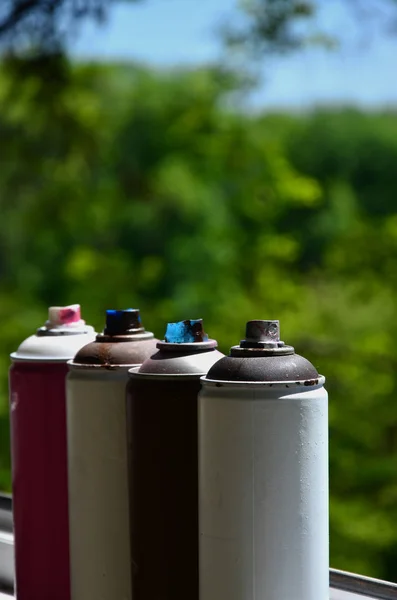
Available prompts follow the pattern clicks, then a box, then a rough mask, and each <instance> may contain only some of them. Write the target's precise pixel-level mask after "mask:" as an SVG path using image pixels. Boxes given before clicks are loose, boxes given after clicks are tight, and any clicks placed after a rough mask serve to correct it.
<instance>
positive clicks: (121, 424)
mask: <svg viewBox="0 0 397 600" xmlns="http://www.w3.org/2000/svg"><path fill="white" fill-rule="evenodd" d="M128 368H130V367H128V366H127V367H126V368H120V367H119V368H115V369H113V370H107V369H102V368H97V367H93V368H88V369H84V368H76V369H74V368H72V370H71V371H70V372H69V374H68V377H67V423H68V476H69V523H70V525H69V529H70V566H71V600H131V575H130V573H131V565H130V542H129V508H128V480H127V440H126V415H125V386H126V382H127V378H128Z"/></svg>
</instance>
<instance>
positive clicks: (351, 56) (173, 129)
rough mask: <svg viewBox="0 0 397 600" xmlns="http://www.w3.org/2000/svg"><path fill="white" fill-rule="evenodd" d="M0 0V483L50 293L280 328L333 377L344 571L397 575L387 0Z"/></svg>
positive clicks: (221, 329) (338, 545) (159, 331)
mask: <svg viewBox="0 0 397 600" xmlns="http://www.w3.org/2000/svg"><path fill="white" fill-rule="evenodd" d="M1 4H2V7H1V8H0V51H1V61H0V211H1V212H0V218H1V221H0V277H1V279H0V436H1V437H0V487H1V488H2V489H7V490H8V489H9V488H10V459H9V433H8V432H9V426H8V391H7V371H8V367H9V353H10V352H12V351H13V350H15V348H16V347H17V345H18V344H19V343H20V342H21V341H22V340H23V339H24V338H25V337H27V336H28V335H30V334H31V333H32V332H34V331H35V329H36V328H37V327H39V326H41V325H42V324H43V323H44V321H45V319H46V312H47V306H48V305H51V304H52V305H54V304H67V303H75V302H79V303H81V305H82V308H83V317H84V318H85V319H86V321H88V322H89V323H90V324H93V325H94V326H95V327H96V328H97V329H98V330H100V329H101V328H102V326H103V313H104V310H105V309H106V308H126V307H131V306H135V307H139V308H140V309H141V311H142V317H143V321H144V323H145V325H146V328H147V329H150V330H152V331H154V332H155V333H156V335H157V336H159V337H161V336H162V335H163V333H164V330H165V323H166V322H167V321H171V320H180V319H184V318H198V317H202V318H203V319H204V320H205V321H204V322H205V327H206V330H207V331H208V333H209V335H210V336H211V337H215V338H217V339H218V340H219V343H220V347H221V349H222V350H223V351H227V350H228V347H229V346H230V345H232V344H235V343H238V341H239V339H240V338H241V337H242V335H243V331H244V324H245V321H246V320H248V319H253V318H278V319H280V320H281V328H282V339H284V340H285V341H286V342H288V343H290V344H293V345H294V346H295V347H296V350H297V351H298V352H299V353H301V354H303V355H305V356H306V357H307V358H309V359H311V360H312V361H313V363H314V364H315V365H316V367H317V368H318V370H319V371H320V372H321V373H323V374H324V375H325V376H326V377H327V388H328V390H329V393H330V478H331V484H330V485H331V498H330V506H331V564H332V566H333V567H336V568H341V569H345V570H350V571H354V572H359V573H364V574H367V575H373V576H377V577H380V578H385V579H389V580H393V581H397V342H396V340H397V307H396V297H397V203H396V201H397V60H396V59H397V52H396V50H397V3H396V2H395V1H394V0H365V2H360V1H359V0H356V1H353V0H345V1H344V2H343V1H339V2H336V1H333V0H332V1H331V0H330V1H327V2H324V1H323V2H322V1H321V0H318V1H313V2H301V1H298V0H250V1H246V2H244V3H241V4H240V5H236V4H235V2H234V0H200V2H195V1H194V0H141V1H140V2H124V3H122V2H116V1H114V2H101V1H100V0H87V1H85V0H80V1H79V2H76V1H73V2H72V1H71V0H62V1H61V0H31V1H26V0H24V1H22V0H3V1H2V3H1ZM99 21H101V22H102V24H101V23H100V22H99Z"/></svg>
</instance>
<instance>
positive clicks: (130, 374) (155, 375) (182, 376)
mask: <svg viewBox="0 0 397 600" xmlns="http://www.w3.org/2000/svg"><path fill="white" fill-rule="evenodd" d="M139 367H140V365H138V366H137V367H133V368H132V369H129V371H128V377H129V378H131V379H134V378H145V377H146V379H202V378H203V376H205V373H203V372H200V373H139V372H138V369H139Z"/></svg>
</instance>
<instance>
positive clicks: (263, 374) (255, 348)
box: [205, 319, 320, 385]
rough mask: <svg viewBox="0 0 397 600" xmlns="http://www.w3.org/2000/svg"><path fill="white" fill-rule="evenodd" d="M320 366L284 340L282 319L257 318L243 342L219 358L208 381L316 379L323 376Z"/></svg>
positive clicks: (211, 370)
mask: <svg viewBox="0 0 397 600" xmlns="http://www.w3.org/2000/svg"><path fill="white" fill-rule="evenodd" d="M319 377H320V376H319V374H318V372H317V369H316V368H315V367H314V366H313V365H312V364H311V362H310V361H308V360H307V359H306V358H303V356H300V355H299V354H295V350H294V348H293V347H292V346H288V345H286V344H285V343H284V342H283V341H281V340H280V323H279V321H278V320H261V319H258V320H253V321H248V323H247V324H246V336H245V339H244V340H241V342H240V345H239V346H232V348H231V349H230V353H229V355H228V356H225V357H224V358H221V359H220V360H219V361H218V362H216V363H215V364H214V365H213V366H212V367H211V369H210V370H209V371H208V374H207V376H206V378H205V380H207V381H230V382H251V383H255V382H257V383H260V382H284V381H292V382H303V383H304V382H313V385H315V384H316V382H318V380H319Z"/></svg>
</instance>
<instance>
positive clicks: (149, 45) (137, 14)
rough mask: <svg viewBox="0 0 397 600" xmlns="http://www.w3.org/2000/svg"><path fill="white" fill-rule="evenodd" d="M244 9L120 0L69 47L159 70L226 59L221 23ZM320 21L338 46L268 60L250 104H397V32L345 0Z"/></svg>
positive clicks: (207, 2) (231, 2)
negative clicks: (350, 8) (356, 12)
mask: <svg viewBox="0 0 397 600" xmlns="http://www.w3.org/2000/svg"><path fill="white" fill-rule="evenodd" d="M350 1H351V0H345V3H346V2H350ZM368 1H369V0H368ZM382 1H384V0H377V2H378V4H382ZM372 4H374V1H373V0H372ZM375 4H376V2H375ZM238 14H239V13H237V10H236V8H235V0H144V1H143V2H141V3H138V4H128V3H120V4H116V5H115V6H114V7H113V8H112V9H111V10H110V11H109V17H108V20H107V22H106V23H105V24H104V25H97V24H93V23H85V24H84V25H83V26H81V28H80V31H79V34H78V36H76V38H75V39H73V40H72V41H71V42H70V51H71V53H72V55H73V56H75V57H76V58H79V59H104V60H117V59H123V60H125V59H133V60H139V61H143V62H145V63H148V64H152V65H154V66H159V67H167V66H175V65H179V64H183V65H190V64H191V65H195V64H200V63H203V62H210V61H211V60H214V59H216V58H219V57H220V56H221V47H220V43H219V36H217V35H216V31H217V28H218V27H219V26H220V24H221V23H222V22H223V21H224V20H225V19H226V18H238V16H237V15H238ZM386 16H387V14H386ZM396 19H397V11H396ZM318 26H319V27H320V28H321V29H323V30H326V31H328V32H330V33H331V34H335V33H336V34H337V35H338V36H339V38H340V47H339V48H338V49H336V50H332V51H330V50H328V51H327V50H325V49H319V48H310V49H309V48H307V49H305V50H304V51H300V52H299V53H295V54H293V55H291V56H288V57H283V58H276V59H271V60H268V59H266V60H263V63H264V64H263V66H261V69H260V70H261V73H262V78H263V81H262V83H261V85H260V86H259V88H258V90H257V91H256V92H255V93H254V94H253V95H252V97H251V99H250V102H251V103H252V104H253V105H254V106H258V107H268V108H279V109H291V108H292V109H298V110H299V109H305V108H307V107H310V106H313V105H318V104H335V103H336V104H357V105H360V106H363V107H368V108H376V107H379V106H381V107H385V106H390V105H397V60H396V59H397V33H396V34H395V36H394V38H393V37H389V36H387V35H386V34H385V31H384V29H383V28H382V27H376V26H375V25H373V26H371V24H370V22H366V24H365V25H364V27H363V22H362V19H360V18H352V16H351V14H350V13H347V12H346V9H345V6H344V2H343V0H326V1H324V2H323V5H322V9H321V10H320V12H319V17H318Z"/></svg>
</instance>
